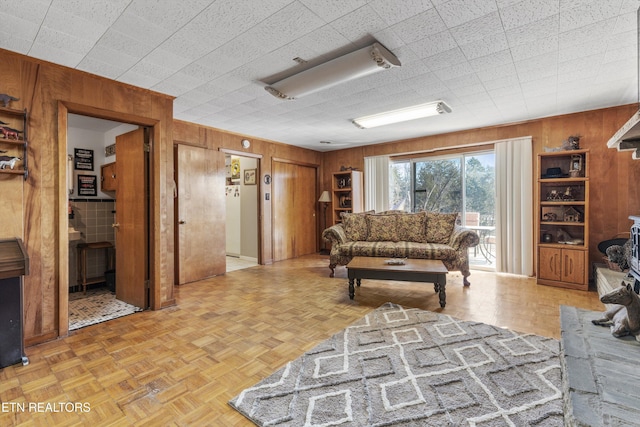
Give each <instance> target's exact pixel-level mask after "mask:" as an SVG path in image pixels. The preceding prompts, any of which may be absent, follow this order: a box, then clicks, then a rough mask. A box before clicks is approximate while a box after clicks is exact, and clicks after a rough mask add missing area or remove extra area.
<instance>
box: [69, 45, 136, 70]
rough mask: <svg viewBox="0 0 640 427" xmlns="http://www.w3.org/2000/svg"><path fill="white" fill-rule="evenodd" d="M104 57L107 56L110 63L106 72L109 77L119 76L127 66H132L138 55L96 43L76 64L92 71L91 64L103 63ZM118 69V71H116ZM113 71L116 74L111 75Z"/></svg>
mask: <svg viewBox="0 0 640 427" xmlns="http://www.w3.org/2000/svg"><path fill="white" fill-rule="evenodd" d="M104 58H108V63H109V64H110V65H111V67H110V68H109V70H110V72H109V74H108V76H109V77H110V78H115V77H118V76H120V75H121V74H122V73H124V72H125V71H127V70H128V69H129V68H131V67H133V66H134V65H135V64H136V62H138V60H139V57H138V56H133V55H130V54H129V53H127V52H126V51H124V50H118V49H111V48H109V47H106V46H103V45H101V44H98V45H97V46H95V47H94V48H93V49H91V51H90V52H89V53H88V54H87V55H86V56H85V57H84V58H83V59H82V62H80V64H78V65H79V66H81V67H82V68H81V69H83V70H85V71H88V72H94V71H92V70H93V68H92V65H91V64H94V65H96V64H99V63H104V62H105V61H104ZM85 60H86V62H85ZM118 70H120V71H119V72H118ZM115 72H117V75H115V76H113V75H112V73H115ZM99 75H100V74H99Z"/></svg>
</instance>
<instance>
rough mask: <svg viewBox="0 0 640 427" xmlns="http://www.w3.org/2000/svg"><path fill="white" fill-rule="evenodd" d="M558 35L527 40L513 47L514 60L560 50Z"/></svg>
mask: <svg viewBox="0 0 640 427" xmlns="http://www.w3.org/2000/svg"><path fill="white" fill-rule="evenodd" d="M558 43H559V42H558V37H557V36H555V35H554V36H549V37H545V38H543V39H538V40H536V41H532V42H526V43H523V44H518V45H516V46H512V47H511V56H512V57H513V60H514V61H521V60H523V59H527V58H531V57H536V56H540V55H543V54H550V53H552V52H557V51H558Z"/></svg>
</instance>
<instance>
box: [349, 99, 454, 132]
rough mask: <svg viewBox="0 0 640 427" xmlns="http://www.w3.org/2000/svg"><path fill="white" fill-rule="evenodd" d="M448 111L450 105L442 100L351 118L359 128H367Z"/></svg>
mask: <svg viewBox="0 0 640 427" xmlns="http://www.w3.org/2000/svg"><path fill="white" fill-rule="evenodd" d="M450 112H451V107H449V106H448V105H447V104H445V102H444V101H434V102H429V103H426V104H420V105H414V106H413V107H406V108H400V109H399V110H392V111H387V112H384V113H379V114H373V115H371V116H364V117H360V118H357V119H353V120H352V122H353V124H354V125H356V126H358V127H359V128H361V129H368V128H374V127H377V126H384V125H390V124H392V123H399V122H407V121H409V120H415V119H421V118H423V117H429V116H436V115H438V114H445V113H450Z"/></svg>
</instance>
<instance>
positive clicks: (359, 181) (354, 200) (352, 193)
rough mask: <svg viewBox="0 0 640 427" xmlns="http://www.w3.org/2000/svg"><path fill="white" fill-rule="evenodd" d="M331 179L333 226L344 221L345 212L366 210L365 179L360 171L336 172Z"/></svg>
mask: <svg viewBox="0 0 640 427" xmlns="http://www.w3.org/2000/svg"><path fill="white" fill-rule="evenodd" d="M332 175H333V176H332V179H331V206H332V222H331V223H332V225H334V224H337V223H339V222H341V221H342V218H341V216H340V215H342V213H343V212H347V213H350V212H362V211H363V210H364V196H363V192H364V189H363V185H364V183H363V178H362V172H360V171H343V172H334V173H333V174H332Z"/></svg>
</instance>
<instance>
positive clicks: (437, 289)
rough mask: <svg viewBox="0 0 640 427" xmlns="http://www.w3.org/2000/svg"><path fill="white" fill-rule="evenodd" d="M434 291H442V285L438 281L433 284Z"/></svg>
mask: <svg viewBox="0 0 640 427" xmlns="http://www.w3.org/2000/svg"><path fill="white" fill-rule="evenodd" d="M433 291H434V292H435V293H436V294H437V293H438V292H440V285H439V284H438V282H436V283H434V284H433Z"/></svg>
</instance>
